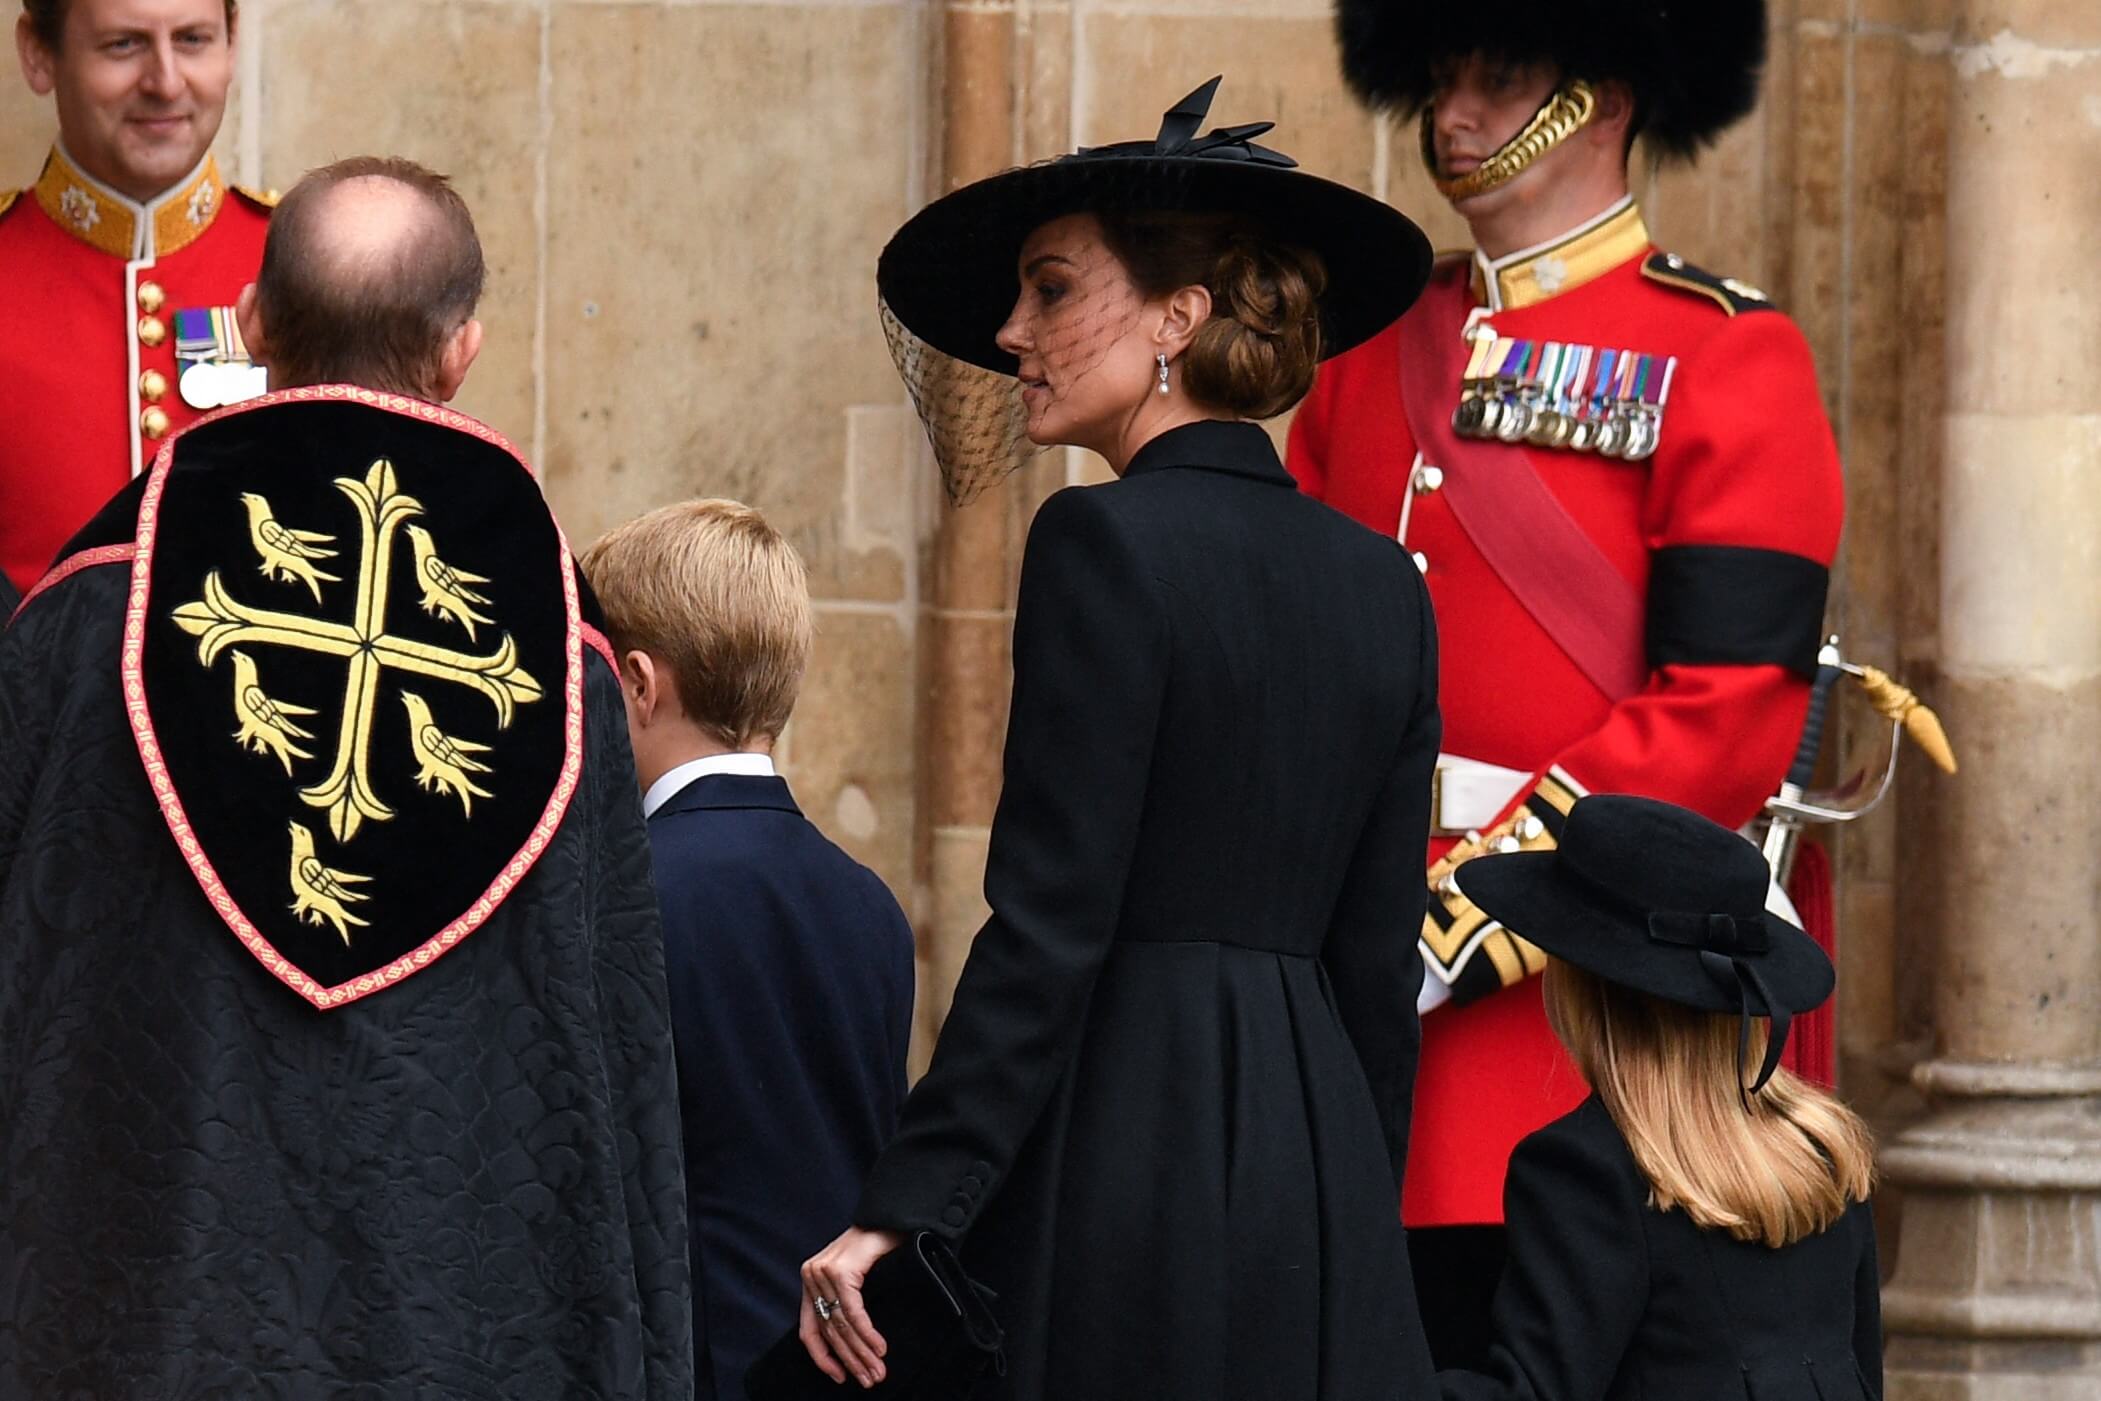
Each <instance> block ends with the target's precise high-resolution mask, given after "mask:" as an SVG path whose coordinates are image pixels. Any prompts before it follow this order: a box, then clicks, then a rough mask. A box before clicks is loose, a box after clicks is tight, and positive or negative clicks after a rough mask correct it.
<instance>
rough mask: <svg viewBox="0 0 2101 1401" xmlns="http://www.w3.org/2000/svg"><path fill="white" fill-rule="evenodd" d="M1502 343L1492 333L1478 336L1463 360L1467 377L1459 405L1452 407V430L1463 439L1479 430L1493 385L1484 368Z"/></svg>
mask: <svg viewBox="0 0 2101 1401" xmlns="http://www.w3.org/2000/svg"><path fill="white" fill-rule="evenodd" d="M1501 344H1502V343H1501V342H1500V341H1498V340H1496V338H1495V337H1494V336H1480V337H1477V338H1476V339H1475V341H1474V353H1473V354H1472V355H1471V356H1470V357H1468V359H1467V362H1466V379H1465V381H1464V384H1463V393H1462V395H1461V397H1460V400H1459V407H1458V408H1456V409H1453V410H1452V431H1453V432H1455V433H1457V434H1459V436H1460V437H1462V438H1467V437H1472V436H1474V435H1475V434H1476V433H1478V432H1479V431H1480V428H1481V420H1482V417H1483V411H1484V409H1485V407H1486V404H1487V397H1488V391H1489V388H1490V386H1491V384H1492V380H1491V379H1490V378H1489V377H1488V376H1487V369H1488V366H1489V364H1490V363H1491V361H1492V360H1493V358H1494V355H1495V352H1496V349H1497V347H1498V346H1500V345H1501Z"/></svg>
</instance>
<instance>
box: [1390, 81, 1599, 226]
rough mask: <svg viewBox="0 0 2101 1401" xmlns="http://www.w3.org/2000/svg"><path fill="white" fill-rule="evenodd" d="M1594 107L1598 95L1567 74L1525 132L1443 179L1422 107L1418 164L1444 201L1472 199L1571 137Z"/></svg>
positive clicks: (1426, 113)
mask: <svg viewBox="0 0 2101 1401" xmlns="http://www.w3.org/2000/svg"><path fill="white" fill-rule="evenodd" d="M1597 110H1598V99H1597V96H1596V94H1594V93H1592V92H1591V90H1590V84H1588V83H1586V82H1584V81H1583V80H1582V79H1581V78H1571V79H1570V80H1569V81H1568V82H1565V83H1563V84H1562V85H1561V86H1560V87H1558V88H1556V89H1554V95H1553V96H1552V97H1549V98H1548V99H1547V100H1546V101H1545V102H1543V103H1541V104H1540V106H1539V110H1538V111H1537V112H1534V113H1533V114H1532V120H1531V121H1529V122H1527V123H1525V127H1524V130H1522V131H1520V132H1519V133H1518V134H1517V135H1515V136H1513V137H1511V138H1510V139H1509V140H1508V141H1506V142H1504V143H1503V148H1502V149H1501V150H1500V151H1497V152H1496V153H1495V154H1494V155H1492V156H1490V157H1489V158H1488V159H1487V160H1485V161H1482V162H1481V163H1480V164H1479V165H1477V166H1475V167H1474V168H1473V169H1472V170H1470V171H1468V172H1467V173H1466V174H1464V175H1462V176H1460V177H1459V178H1458V179H1456V180H1447V179H1445V178H1444V177H1443V176H1442V175H1440V174H1439V173H1438V169H1437V142H1436V135H1435V132H1434V129H1433V128H1434V125H1435V123H1434V121H1433V119H1432V113H1431V109H1430V108H1428V107H1425V108H1423V116H1422V141H1423V164H1424V165H1425V166H1426V167H1428V168H1429V171H1430V183H1431V184H1433V185H1435V186H1436V187H1437V193H1439V194H1441V195H1443V196H1444V197H1445V198H1446V199H1449V200H1454V201H1456V200H1462V199H1471V198H1473V197H1474V196H1475V195H1478V194H1485V193H1486V192H1487V191H1489V190H1493V189H1495V188H1496V187H1497V186H1499V185H1503V184H1507V183H1508V182H1510V181H1512V180H1515V179H1516V178H1517V177H1518V176H1519V175H1521V174H1522V173H1523V172H1524V171H1525V169H1526V167H1528V166H1530V165H1531V164H1532V162H1534V161H1536V160H1538V159H1539V158H1540V157H1541V156H1543V155H1545V154H1546V153H1547V152H1549V151H1551V150H1553V149H1554V148H1555V147H1556V146H1559V145H1560V144H1561V143H1562V142H1564V141H1566V140H1568V139H1569V137H1571V136H1574V135H1575V134H1576V133H1577V132H1578V131H1580V130H1581V129H1582V128H1583V127H1584V125H1585V124H1587V123H1588V122H1589V121H1590V119H1591V117H1592V115H1593V114H1595V113H1596V112H1597Z"/></svg>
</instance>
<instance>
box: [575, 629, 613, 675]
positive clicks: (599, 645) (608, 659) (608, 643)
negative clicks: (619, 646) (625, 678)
mask: <svg viewBox="0 0 2101 1401" xmlns="http://www.w3.org/2000/svg"><path fill="white" fill-rule="evenodd" d="M583 628H584V645H585V646H586V647H589V648H590V649H591V650H592V651H594V652H596V653H598V655H599V656H601V657H604V658H605V664H606V665H607V666H609V667H611V668H612V669H613V675H615V676H618V675H619V674H620V659H619V658H618V657H616V656H615V655H613V639H612V638H610V637H607V636H606V635H605V634H604V633H602V632H600V631H599V630H598V629H597V628H594V627H592V626H591V625H590V624H589V623H585V624H584V625H583Z"/></svg>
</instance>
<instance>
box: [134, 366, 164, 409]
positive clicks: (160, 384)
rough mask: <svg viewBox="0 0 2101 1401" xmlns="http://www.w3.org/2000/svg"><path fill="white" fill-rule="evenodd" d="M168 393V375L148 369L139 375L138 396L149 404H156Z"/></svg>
mask: <svg viewBox="0 0 2101 1401" xmlns="http://www.w3.org/2000/svg"><path fill="white" fill-rule="evenodd" d="M167 394H168V377H167V376H166V375H164V374H162V373H161V372H160V371H159V370H148V371H146V373H144V374H142V375H140V376H139V397H140V398H141V399H144V400H145V401H146V402H147V403H149V404H157V403H159V402H160V401H161V400H162V399H164V398H166V397H167Z"/></svg>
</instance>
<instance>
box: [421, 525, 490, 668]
mask: <svg viewBox="0 0 2101 1401" xmlns="http://www.w3.org/2000/svg"><path fill="white" fill-rule="evenodd" d="M409 544H410V545H411V546H413V547H414V548H415V551H416V579H417V582H419V583H421V584H422V585H423V611H424V612H426V613H428V614H430V615H431V616H432V617H434V618H435V617H439V616H441V615H442V616H444V617H447V618H450V619H452V620H453V621H454V622H455V623H458V624H459V625H460V626H461V627H463V628H465V629H467V639H468V640H469V641H470V642H471V641H473V640H474V625H475V624H476V623H493V622H495V621H496V620H495V619H494V618H485V617H483V616H482V615H481V614H479V613H477V612H475V611H474V608H473V606H472V605H474V604H477V603H481V604H486V603H487V602H488V601H489V600H488V598H487V597H486V596H485V595H483V594H478V593H476V592H475V591H474V590H473V589H471V588H469V587H468V585H470V584H486V583H488V582H489V581H488V579H487V578H486V577H484V576H483V575H480V574H469V573H468V572H467V571H466V570H464V569H454V568H453V567H452V566H451V565H449V564H447V563H446V562H445V561H444V560H442V559H439V558H438V547H437V546H436V545H435V544H434V543H432V541H431V538H430V532H429V531H427V530H425V529H424V528H423V527H422V526H420V525H412V526H410V527H409Z"/></svg>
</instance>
